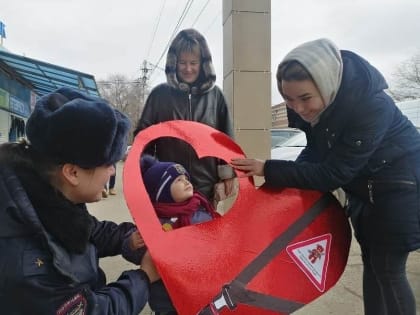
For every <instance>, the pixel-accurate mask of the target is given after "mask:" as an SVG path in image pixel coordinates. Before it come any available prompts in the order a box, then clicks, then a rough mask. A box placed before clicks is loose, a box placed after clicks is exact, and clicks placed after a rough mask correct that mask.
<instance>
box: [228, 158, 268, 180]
mask: <svg viewBox="0 0 420 315" xmlns="http://www.w3.org/2000/svg"><path fill="white" fill-rule="evenodd" d="M264 164H265V161H263V160H257V159H232V160H231V161H230V165H232V166H233V167H234V168H236V169H237V170H240V171H244V172H245V176H254V175H256V176H264Z"/></svg>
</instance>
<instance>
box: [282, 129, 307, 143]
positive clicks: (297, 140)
mask: <svg viewBox="0 0 420 315" xmlns="http://www.w3.org/2000/svg"><path fill="white" fill-rule="evenodd" d="M305 146H306V135H305V133H304V132H300V133H298V134H297V135H295V136H293V137H291V138H290V139H288V140H286V141H285V142H283V143H282V144H280V145H278V146H277V147H305Z"/></svg>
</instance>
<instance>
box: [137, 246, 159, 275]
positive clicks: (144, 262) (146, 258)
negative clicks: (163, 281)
mask: <svg viewBox="0 0 420 315" xmlns="http://www.w3.org/2000/svg"><path fill="white" fill-rule="evenodd" d="M140 265H141V270H143V271H144V272H145V273H146V274H147V276H148V277H149V280H150V282H151V283H153V282H155V281H157V280H159V279H160V276H159V274H158V272H157V269H156V267H155V264H154V263H153V260H152V256H150V253H149V251H147V252H146V253H145V254H144V255H143V258H142V259H141V264H140Z"/></svg>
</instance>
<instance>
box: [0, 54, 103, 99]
mask: <svg viewBox="0 0 420 315" xmlns="http://www.w3.org/2000/svg"><path fill="white" fill-rule="evenodd" d="M0 61H3V62H4V63H5V64H6V65H7V66H9V67H10V68H12V69H13V70H14V71H16V72H17V73H18V74H19V75H20V76H22V77H23V78H24V79H25V80H26V81H28V82H29V83H30V84H31V85H32V87H33V90H34V92H35V93H36V94H38V95H39V96H42V95H44V94H46V93H49V92H51V91H54V90H56V89H58V88H60V87H63V86H66V87H71V88H75V89H79V90H82V91H84V92H85V93H87V94H90V95H94V96H99V92H98V87H97V85H96V82H95V77H94V76H93V75H90V74H86V73H82V72H79V71H75V70H71V69H68V68H64V67H60V66H56V65H53V64H50V63H46V62H43V61H39V60H35V59H31V58H28V57H24V56H19V55H15V54H12V53H10V52H8V51H6V50H3V49H0Z"/></svg>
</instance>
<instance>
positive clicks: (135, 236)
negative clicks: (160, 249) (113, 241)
mask: <svg viewBox="0 0 420 315" xmlns="http://www.w3.org/2000/svg"><path fill="white" fill-rule="evenodd" d="M143 246H144V240H143V237H142V236H141V234H140V232H139V231H138V230H136V231H134V232H133V233H131V235H130V249H131V250H136V249H139V248H142V247H143Z"/></svg>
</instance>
